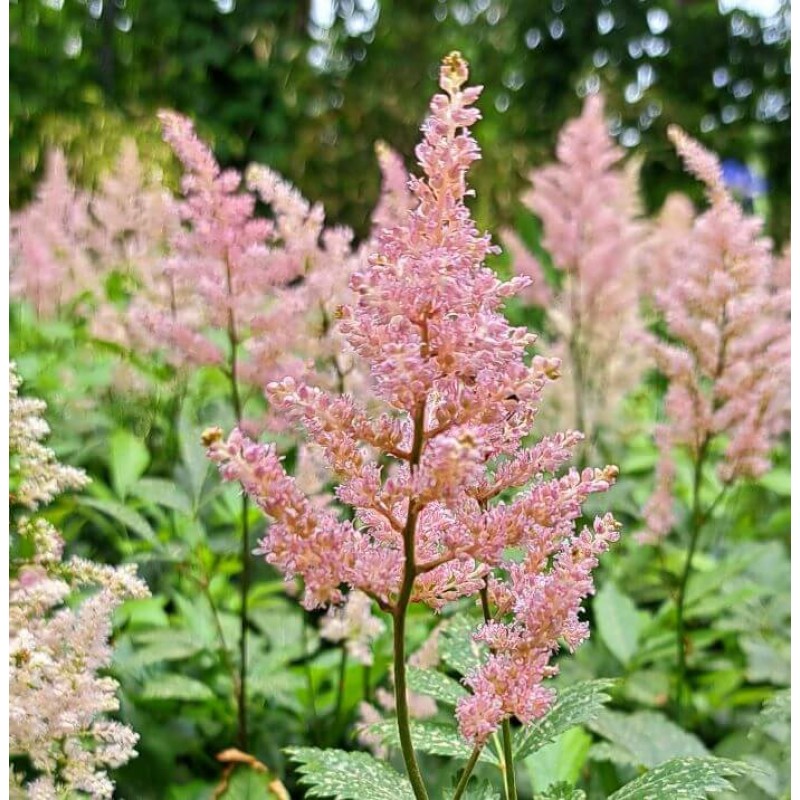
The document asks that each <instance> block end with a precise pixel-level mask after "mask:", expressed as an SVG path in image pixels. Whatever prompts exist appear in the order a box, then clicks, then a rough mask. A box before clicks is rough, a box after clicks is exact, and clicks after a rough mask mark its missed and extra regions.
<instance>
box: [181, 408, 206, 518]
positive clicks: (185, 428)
mask: <svg viewBox="0 0 800 800" xmlns="http://www.w3.org/2000/svg"><path fill="white" fill-rule="evenodd" d="M202 432H203V428H202V427H201V426H200V425H196V424H194V423H193V422H192V419H191V410H190V409H189V404H188V403H187V404H185V405H184V407H183V410H182V412H181V416H180V419H179V420H178V444H179V447H180V451H181V461H182V463H183V466H184V467H185V468H186V473H187V476H188V479H189V488H190V490H191V493H192V500H193V501H194V504H195V506H197V505H199V503H200V500H201V495H202V490H203V484H204V483H205V480H206V475H208V470H209V467H210V466H211V462H210V461H209V460H208V459H207V458H206V455H205V451H204V450H203V445H202V444H201V442H200V436H201V434H202Z"/></svg>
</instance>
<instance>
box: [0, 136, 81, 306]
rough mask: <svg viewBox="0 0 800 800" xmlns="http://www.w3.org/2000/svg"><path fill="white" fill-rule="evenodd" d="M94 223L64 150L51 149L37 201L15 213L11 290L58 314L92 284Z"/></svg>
mask: <svg viewBox="0 0 800 800" xmlns="http://www.w3.org/2000/svg"><path fill="white" fill-rule="evenodd" d="M89 226H90V217H89V199H88V197H87V195H86V194H85V193H84V192H81V191H80V190H78V189H76V188H75V186H74V185H73V184H72V182H71V180H70V177H69V174H68V172H67V162H66V159H65V158H64V155H63V153H61V152H59V151H57V150H55V151H51V152H50V153H48V156H47V164H46V171H45V175H44V178H43V179H42V182H41V183H40V185H39V187H38V189H37V193H36V197H35V199H34V201H33V202H32V203H31V204H30V205H29V206H27V208H25V210H24V211H21V212H20V213H18V214H15V215H13V216H12V218H11V231H10V232H11V242H10V244H11V247H10V251H11V281H10V287H9V288H10V293H11V296H12V297H22V298H24V299H26V300H27V301H28V302H29V303H30V304H31V305H32V306H33V308H34V310H35V311H36V313H37V315H39V316H40V317H52V316H56V315H57V314H58V313H59V311H60V310H61V309H62V308H63V307H65V306H66V305H68V304H70V303H72V302H73V301H75V300H77V299H78V298H79V297H80V296H81V295H82V294H83V293H84V292H86V291H87V290H89V289H90V287H91V286H92V284H93V282H94V280H95V279H96V276H95V274H94V271H93V268H92V264H91V261H90V259H89V257H88V254H87V252H86V249H85V247H86V239H87V233H88V229H89Z"/></svg>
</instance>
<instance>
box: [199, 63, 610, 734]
mask: <svg viewBox="0 0 800 800" xmlns="http://www.w3.org/2000/svg"><path fill="white" fill-rule="evenodd" d="M467 77H468V73H467V65H466V63H465V62H464V61H463V59H462V58H461V57H460V56H459V55H458V54H452V55H451V56H449V57H448V58H446V59H445V61H444V63H443V65H442V68H441V71H440V81H439V83H440V86H441V89H442V90H443V92H442V93H441V94H437V95H435V96H434V98H433V100H432V102H431V106H430V116H429V117H428V118H427V119H426V121H425V122H424V124H423V127H422V132H423V140H422V143H421V144H420V145H419V146H418V148H417V151H416V154H417V158H418V161H419V164H420V167H421V169H422V172H423V176H422V177H415V178H412V179H411V181H410V184H409V188H410V191H411V193H412V195H413V197H414V202H413V203H412V204H411V207H410V210H408V211H407V212H406V213H405V215H404V217H403V219H402V222H401V224H398V225H395V226H393V227H388V228H385V229H383V230H382V231H381V232H380V233H379V234H378V236H377V239H376V248H377V252H376V253H375V254H374V255H372V256H371V257H370V259H369V265H368V266H367V267H366V268H365V269H362V270H359V271H357V272H355V273H354V275H353V277H352V278H351V281H350V286H351V289H352V291H353V292H354V295H355V296H356V298H357V299H356V302H354V303H353V304H352V305H349V306H344V307H343V308H341V309H340V311H339V313H338V315H337V316H338V326H339V332H340V333H341V334H342V335H343V336H344V337H345V339H346V340H347V343H348V345H349V347H350V348H352V350H353V351H354V352H355V353H356V354H357V355H358V356H359V357H360V358H361V359H362V360H363V362H365V363H366V364H367V365H368V366H369V370H370V375H371V378H372V385H373V387H374V394H375V399H376V401H379V402H380V403H381V404H382V405H383V409H382V410H380V409H379V410H378V411H376V412H375V413H368V412H367V410H365V409H364V408H363V407H361V406H360V405H359V404H358V403H356V402H355V401H354V399H353V398H352V397H351V396H348V395H343V396H334V395H331V394H329V393H327V392H326V391H324V390H322V389H320V388H318V387H312V386H309V385H307V384H305V383H302V382H298V381H297V380H295V379H294V378H291V377H290V378H286V379H284V380H282V381H280V382H276V383H273V384H271V385H270V386H269V388H268V396H269V397H270V399H271V401H272V403H273V404H274V406H275V407H276V408H277V409H278V410H280V411H282V412H284V413H286V414H287V415H289V416H290V417H291V418H292V419H294V420H296V421H297V422H299V423H301V424H302V425H303V427H304V428H305V429H306V431H307V433H308V436H309V438H310V439H311V440H312V442H314V444H316V445H317V446H318V447H320V448H321V449H322V451H323V452H324V454H325V457H326V459H327V462H328V465H329V467H330V468H331V470H332V471H333V472H334V473H335V474H336V475H337V476H338V478H339V486H338V488H337V496H338V498H339V500H340V501H341V502H342V503H345V504H348V505H351V506H353V507H354V509H355V518H354V520H353V521H344V520H341V519H339V518H338V516H337V515H336V514H335V513H334V511H333V510H332V509H330V508H322V509H320V508H319V507H318V505H315V504H314V503H312V502H310V501H309V499H308V498H307V497H306V496H305V495H304V494H303V493H302V492H301V491H300V490H299V489H298V487H297V484H296V482H295V480H294V479H293V478H291V477H290V476H288V475H287V474H286V472H285V470H284V468H283V466H282V464H281V460H280V458H279V457H278V454H277V452H276V450H275V448H274V447H273V446H271V445H262V444H258V443H255V442H253V441H251V440H249V439H248V438H247V437H246V436H245V435H244V434H243V433H242V432H241V431H238V430H236V431H234V432H233V433H232V434H231V435H230V436H229V437H228V439H227V440H224V439H223V437H222V433H221V431H219V430H218V429H215V430H210V431H208V432H207V436H206V443H207V445H208V453H209V456H210V458H212V459H213V460H214V461H215V462H217V463H218V464H219V466H220V470H221V472H222V475H223V476H224V478H225V479H227V480H238V481H240V482H241V483H242V486H243V487H244V489H245V491H246V492H247V493H248V494H249V495H250V496H251V497H252V498H253V499H254V501H255V502H256V503H257V504H258V505H259V506H260V507H261V509H262V510H263V511H264V512H265V513H266V514H267V515H268V516H269V517H270V518H271V519H272V520H273V522H272V524H271V525H270V527H269V528H268V530H267V533H266V535H265V537H264V539H263V541H262V542H261V547H260V552H261V553H263V554H264V555H265V556H266V558H267V560H268V561H269V562H270V563H272V564H274V565H276V566H277V567H278V568H279V569H280V570H281V571H283V572H284V573H285V574H286V575H288V576H292V575H299V576H301V577H302V578H303V581H304V583H305V596H304V603H305V605H306V606H307V607H309V608H311V607H314V606H319V605H326V604H331V603H333V604H336V603H339V602H340V601H341V600H342V586H343V585H344V584H347V585H349V586H350V587H351V588H353V589H357V590H360V591H362V592H364V593H365V594H366V595H368V596H369V597H371V598H372V599H374V600H375V601H377V602H378V603H379V605H380V606H381V607H382V608H384V609H386V610H387V611H389V612H391V613H392V614H393V615H394V617H395V622H396V623H397V621H398V620H399V618H400V615H402V614H403V613H404V604H407V603H408V602H409V601H411V602H421V603H424V604H426V605H428V606H430V607H431V608H433V609H436V610H438V609H440V608H442V606H443V605H444V604H445V603H447V602H450V601H452V600H456V599H458V598H460V597H465V596H469V597H474V596H477V595H478V593H479V592H480V591H481V590H482V589H483V587H484V586H485V585H486V584H487V582H488V584H489V589H490V593H491V597H492V599H493V602H494V604H495V606H496V613H495V618H494V619H493V620H492V622H490V624H488V625H487V626H485V627H484V628H483V629H482V630H481V632H480V634H479V635H480V637H481V638H483V639H485V640H487V641H489V642H490V644H491V647H492V649H493V651H494V653H493V655H492V657H491V658H490V659H489V660H488V662H487V663H486V664H484V665H483V666H482V667H481V668H480V669H479V670H478V671H477V672H476V673H475V674H473V675H471V676H470V677H469V685H470V686H471V687H472V688H473V691H474V694H473V695H472V696H471V697H470V698H469V699H468V700H465V701H463V702H462V704H461V705H460V707H459V710H458V715H459V719H460V722H461V730H462V733H463V734H464V735H465V736H466V737H467V738H468V739H470V740H473V741H475V742H482V741H484V740H485V738H486V737H487V736H488V735H489V734H490V733H491V731H492V730H494V729H495V728H496V727H497V726H498V725H499V724H500V722H501V721H502V720H503V719H504V718H506V717H509V716H512V715H513V716H517V717H518V718H520V719H522V720H525V721H529V720H531V719H533V718H534V717H535V716H538V715H540V714H542V713H544V711H545V710H546V708H547V707H548V705H549V702H550V695H549V693H547V692H546V691H545V690H544V689H543V688H542V686H541V681H542V680H543V679H544V678H545V677H547V676H548V675H551V674H552V673H553V671H554V670H553V668H552V667H549V666H548V665H547V662H548V660H549V658H550V656H551V655H552V653H553V652H554V651H555V650H556V649H557V647H558V641H559V639H560V638H562V637H565V638H566V639H567V641H568V642H569V644H570V646H576V645H577V644H578V643H579V642H580V640H581V639H582V638H584V637H585V636H586V635H587V633H588V631H587V629H586V626H585V624H584V623H582V622H580V621H579V613H580V604H581V601H582V599H583V598H584V597H585V596H586V595H587V594H589V593H590V592H591V591H592V583H591V578H590V573H591V570H592V568H593V567H594V566H595V565H596V563H597V556H598V555H599V554H600V553H601V552H602V551H603V550H604V549H605V548H606V547H607V546H608V544H609V543H610V542H611V541H613V540H614V539H616V538H617V525H616V523H615V522H614V521H613V519H612V518H611V517H604V518H602V519H599V520H597V521H596V522H595V525H594V527H593V528H591V529H584V530H583V531H580V532H578V531H577V530H576V527H577V524H578V521H579V518H580V516H581V506H582V503H583V502H584V501H585V500H586V499H587V498H588V497H589V495H591V494H593V493H596V492H604V491H606V490H607V489H608V488H609V487H610V485H611V484H612V483H613V482H614V479H615V477H616V468H614V467H606V468H605V469H602V470H600V469H586V470H583V471H582V472H578V471H577V470H574V469H573V470H570V471H568V472H567V473H566V474H564V475H561V476H558V475H556V474H555V473H556V472H557V471H558V470H559V469H560V468H561V467H562V466H563V465H564V464H565V462H567V461H568V460H569V458H570V457H571V454H572V452H573V450H574V448H575V446H576V444H577V443H578V442H579V441H580V439H581V436H580V434H578V433H574V432H570V433H566V434H557V435H554V436H552V437H549V438H545V439H543V440H541V441H540V442H539V443H538V444H537V445H536V446H535V447H533V448H531V449H530V450H525V449H522V447H521V443H522V441H523V439H524V438H525V437H526V436H527V435H528V434H529V433H530V431H531V428H532V426H533V422H534V419H535V417H536V414H537V410H538V407H539V403H540V400H541V395H542V391H543V389H544V388H545V387H546V386H547V385H548V384H550V383H551V382H552V381H553V380H554V379H555V378H557V377H558V366H559V365H558V361H557V360H554V359H547V358H543V357H541V356H535V357H533V358H530V356H529V349H530V346H531V345H532V343H533V342H534V339H535V337H534V336H532V335H531V334H529V333H528V332H527V331H526V330H525V329H522V328H514V327H512V326H510V325H509V323H508V322H507V321H506V319H505V318H504V317H503V316H502V314H501V313H500V310H499V309H500V306H501V304H502V303H503V301H504V300H505V299H506V298H507V297H510V296H511V295H513V294H514V293H515V292H516V291H517V290H519V289H521V288H523V287H524V286H525V285H527V284H528V279H527V278H515V279H514V280H512V281H510V282H507V283H506V282H502V281H500V280H498V278H497V277H496V275H495V274H494V273H493V272H492V271H491V270H489V269H488V268H486V267H485V266H484V264H483V261H484V259H485V257H486V256H487V254H489V253H491V252H494V251H495V248H494V247H493V246H492V244H491V242H490V240H489V237H488V235H485V234H481V233H480V232H479V231H478V230H477V229H476V227H475V224H474V222H473V221H472V218H471V215H470V212H469V209H468V208H467V206H466V204H465V199H466V197H467V196H468V195H469V194H470V191H469V190H468V187H467V181H466V176H467V171H468V169H469V167H470V165H471V164H472V163H473V162H474V161H475V160H476V159H478V158H479V157H480V151H479V149H478V145H477V143H476V141H475V139H474V138H473V136H472V135H471V133H470V128H471V126H472V125H474V124H475V122H477V121H478V119H479V118H480V113H479V111H478V110H477V109H476V108H475V105H474V104H475V101H476V100H477V99H478V97H479V95H480V88H479V87H465V86H464V84H465V83H466V81H467ZM507 490H519V491H516V494H515V496H514V497H513V498H512V499H510V500H507V501H498V497H499V496H500V495H501V494H503V493H507ZM493 501H494V502H493ZM510 548H515V549H521V551H522V552H523V553H524V556H523V558H522V559H521V560H519V559H516V558H515V557H514V556H513V555H512V551H510ZM551 565H552V566H551ZM501 573H503V574H507V575H508V578H506V579H503V578H501V577H500V574H501Z"/></svg>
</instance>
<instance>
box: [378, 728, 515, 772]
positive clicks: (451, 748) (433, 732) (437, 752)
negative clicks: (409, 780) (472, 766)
mask: <svg viewBox="0 0 800 800" xmlns="http://www.w3.org/2000/svg"><path fill="white" fill-rule="evenodd" d="M369 731H370V733H373V732H374V733H376V734H377V735H378V736H380V737H381V739H383V742H384V744H387V745H389V747H396V748H399V747H400V734H399V732H398V730H397V721H396V720H394V719H387V720H384V721H383V722H377V723H375V724H374V725H370V726H369ZM411 740H412V741H413V743H414V749H415V750H419V751H420V752H422V753H430V754H431V755H434V756H449V757H450V758H461V759H464V760H466V759H468V758H469V757H470V756H471V755H472V746H471V745H469V744H467V743H466V742H465V741H464V740H463V739H462V738H461V737H460V736H459V734H458V731H457V730H456V729H455V728H454V727H453V726H452V725H447V724H445V723H442V722H430V721H429V720H412V721H411ZM479 761H484V762H486V763H487V764H495V765H497V764H499V763H500V762H499V761H498V760H497V756H496V755H495V754H494V753H493V752H492V751H491V750H489V749H487V748H484V749H483V750H482V751H481V755H480V758H479Z"/></svg>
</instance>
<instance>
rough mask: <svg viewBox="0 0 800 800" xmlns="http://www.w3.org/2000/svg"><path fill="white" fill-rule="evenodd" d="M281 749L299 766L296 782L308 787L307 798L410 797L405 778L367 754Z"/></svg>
mask: <svg viewBox="0 0 800 800" xmlns="http://www.w3.org/2000/svg"><path fill="white" fill-rule="evenodd" d="M285 752H286V753H287V754H288V756H289V758H290V759H291V760H292V761H294V762H295V763H297V764H299V765H300V766H299V767H298V772H299V773H300V775H301V778H300V783H301V784H302V785H303V786H308V787H310V788H309V790H308V792H307V797H329V798H334V799H335V800H367V798H369V800H414V793H413V791H412V789H411V784H410V783H409V782H408V780H407V779H406V778H405V777H404V776H403V775H401V774H400V773H399V772H397V771H396V770H395V769H393V768H392V767H391V766H389V764H386V763H384V762H383V761H378V760H377V759H375V758H373V757H372V756H371V755H369V753H358V752H354V753H348V752H345V751H344V750H320V749H318V748H316V747H288V748H286V751H285Z"/></svg>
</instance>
